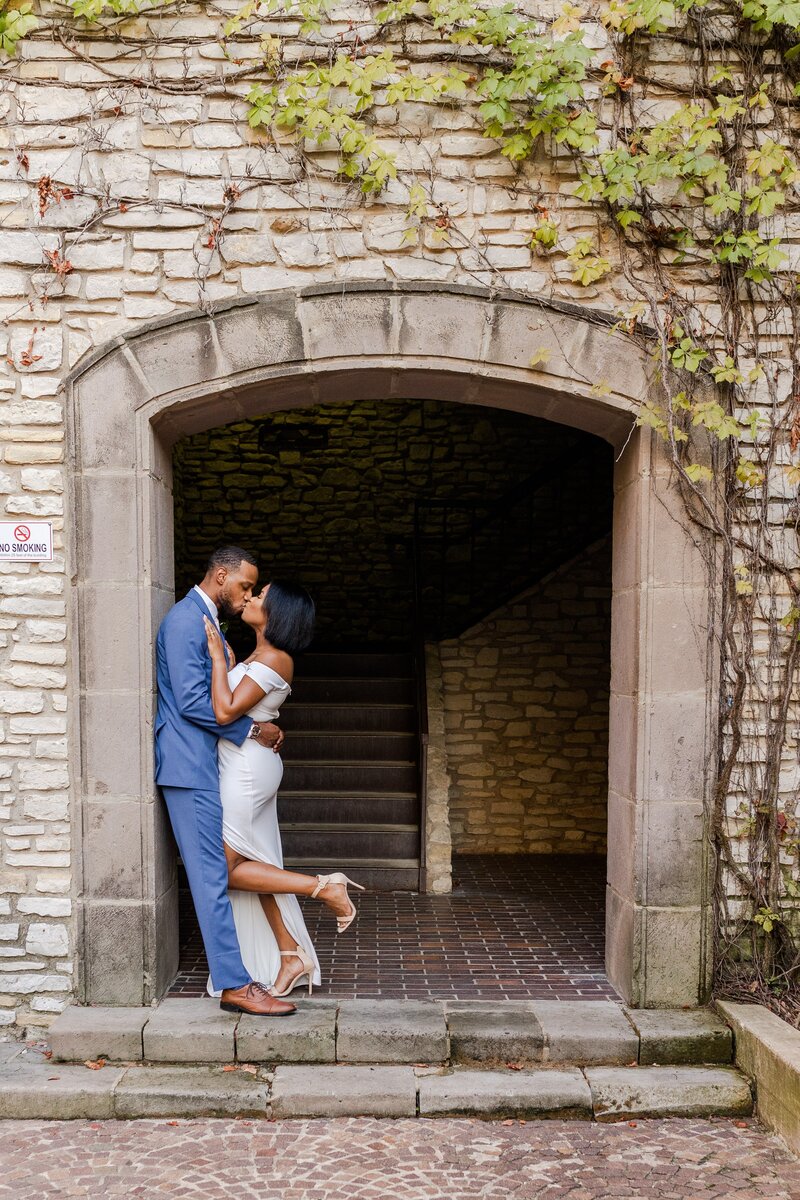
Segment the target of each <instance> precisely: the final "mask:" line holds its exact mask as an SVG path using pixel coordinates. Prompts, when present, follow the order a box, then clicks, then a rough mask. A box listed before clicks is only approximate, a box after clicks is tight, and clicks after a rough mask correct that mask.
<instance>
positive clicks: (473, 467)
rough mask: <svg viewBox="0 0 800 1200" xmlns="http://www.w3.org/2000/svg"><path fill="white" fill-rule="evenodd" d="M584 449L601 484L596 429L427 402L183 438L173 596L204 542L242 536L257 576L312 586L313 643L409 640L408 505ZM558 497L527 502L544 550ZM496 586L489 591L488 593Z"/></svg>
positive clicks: (498, 484) (469, 489)
mask: <svg viewBox="0 0 800 1200" xmlns="http://www.w3.org/2000/svg"><path fill="white" fill-rule="evenodd" d="M586 453H588V454H589V456H590V457H593V458H596V462H597V476H598V477H602V478H603V479H604V480H607V481H608V483H607V486H608V489H609V490H610V466H609V465H608V464H609V462H610V459H609V455H610V450H609V447H608V446H606V445H605V443H603V442H601V441H600V440H599V439H597V438H594V437H592V436H590V435H588V434H583V433H580V432H578V431H576V430H574V429H570V428H568V427H566V426H562V425H557V424H553V423H552V422H548V421H541V420H538V419H536V418H533V417H528V416H525V415H522V414H518V413H513V412H507V411H503V410H495V409H492V410H489V409H485V408H480V407H469V406H466V405H460V404H457V403H455V404H454V403H443V402H440V401H428V400H426V401H419V400H393V401H355V402H351V403H337V404H329V405H318V406H316V407H314V408H309V409H303V410H295V411H292V412H279V413H275V414H273V415H272V416H270V417H265V418H263V419H259V420H255V421H246V422H239V423H237V424H235V425H229V426H223V427H219V428H216V429H212V430H210V431H208V432H206V433H201V434H195V435H192V436H191V437H187V438H184V439H183V440H182V441H180V442H178V444H177V445H176V447H175V452H174V481H175V516H176V520H175V553H176V584H177V590H178V594H179V595H181V594H183V593H184V592H185V591H186V590H188V588H189V587H190V586H191V585H192V584H193V583H194V582H195V581H196V579H197V578H198V576H199V575H200V574H202V570H203V567H204V562H205V559H206V557H207V555H208V553H209V552H210V550H212V549H213V548H214V546H216V545H218V544H219V543H221V542H225V541H232V542H240V543H242V544H243V545H245V546H246V547H247V548H248V549H251V550H252V551H253V552H254V553H255V554H256V555H257V556H258V560H259V563H260V565H261V568H262V571H263V573H264V575H265V577H267V578H269V577H270V576H278V575H281V574H284V575H287V574H288V575H291V576H296V577H300V578H302V581H303V582H304V583H305V584H306V585H307V586H308V587H309V588H310V589H311V591H312V592H313V594H314V597H315V599H316V601H317V608H318V613H319V622H318V641H317V644H318V645H326V644H328V645H339V646H343V645H350V646H354V645H355V646H357V645H361V644H363V643H365V642H372V643H380V644H383V645H391V644H407V643H408V642H409V640H410V638H411V636H412V618H413V607H412V603H413V587H412V569H413V567H412V558H411V554H410V542H411V538H412V535H413V528H414V509H415V504H416V503H417V502H418V501H419V500H424V499H432V498H433V499H437V498H438V499H450V498H453V497H457V498H458V499H459V500H475V501H476V502H477V503H478V505H479V511H480V505H482V504H486V505H487V508H488V507H490V506H491V504H492V501H494V500H496V499H497V498H498V497H500V496H502V495H503V494H504V493H505V492H506V491H507V490H508V489H509V487H513V486H514V485H517V484H520V483H524V481H525V480H527V479H531V478H533V479H538V478H540V477H541V476H542V474H543V473H544V472H546V471H547V470H549V469H551V468H552V464H553V463H554V462H557V461H559V459H561V460H562V461H569V460H570V459H571V458H574V457H575V456H576V455H577V454H586ZM573 490H574V491H575V494H574V495H573V496H568V497H567V498H566V503H567V504H568V505H569V506H570V509H571V511H574V512H576V513H579V512H580V509H581V506H585V502H586V492H587V490H590V489H588V488H587V487H586V486H582V487H577V486H576V487H575V488H574V489H573ZM563 503H565V501H564V497H563V495H561V494H560V493H559V492H558V491H557V490H556V489H555V488H554V489H552V490H551V491H549V492H548V491H547V489H545V490H544V492H543V493H542V495H541V496H540V497H539V498H538V500H537V504H538V505H539V509H538V510H537V537H539V538H540V539H541V541H542V552H543V553H545V552H546V551H547V545H546V543H547V539H548V538H550V539H551V540H553V541H554V540H555V539H556V536H557V535H556V530H557V528H558V521H557V519H556V518H557V516H558V506H559V505H561V504H563ZM491 569H492V570H496V571H498V572H502V570H503V569H504V564H503V563H502V562H498V563H497V564H496V565H495V566H493V567H492V568H491ZM434 586H435V584H434ZM506 595H508V588H506V589H505V590H504V591H503V590H502V589H500V588H499V589H498V592H497V599H496V600H495V603H497V602H498V601H499V599H500V598H501V597H502V598H504V597H505V596H506ZM482 611H483V612H486V607H484V608H483V610H482ZM479 615H482V613H481V612H479V611H478V610H477V609H476V610H475V612H474V614H473V616H472V620H475V619H477V617H478V616H479ZM469 623H470V621H464V622H463V624H462V626H461V627H462V628H464V627H466V625H467V624H469Z"/></svg>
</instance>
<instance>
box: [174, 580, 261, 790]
mask: <svg viewBox="0 0 800 1200" xmlns="http://www.w3.org/2000/svg"><path fill="white" fill-rule="evenodd" d="M207 614H208V609H207V608H206V606H205V605H204V604H203V601H202V600H201V599H200V597H199V596H198V594H197V592H195V591H194V590H192V591H191V592H189V594H188V596H185V597H184V598H183V600H181V601H179V602H178V603H177V604H176V605H175V606H174V608H172V609H170V611H169V612H168V613H167V615H166V617H165V618H164V620H163V621H162V622H161V628H160V629H159V631H158V637H157V638H156V678H157V681H158V710H157V713H156V728H155V735H156V783H161V784H164V785H165V786H166V787H184V788H194V789H196V790H198V791H201V790H202V791H218V790H219V773H218V769H217V739H218V738H221V737H225V738H228V739H229V740H230V741H232V742H235V743H236V745H237V746H239V745H241V743H242V742H243V741H244V739H245V738H246V737H247V734H248V733H249V731H250V727H251V725H252V724H253V722H252V721H251V719H250V717H239V718H238V720H236V721H232V722H231V724H230V725H218V724H217V720H216V717H215V716H214V709H213V708H212V706H211V659H210V657H209V654H208V640H207V638H206V630H205V625H204V624H203V617H204V616H206V615H207Z"/></svg>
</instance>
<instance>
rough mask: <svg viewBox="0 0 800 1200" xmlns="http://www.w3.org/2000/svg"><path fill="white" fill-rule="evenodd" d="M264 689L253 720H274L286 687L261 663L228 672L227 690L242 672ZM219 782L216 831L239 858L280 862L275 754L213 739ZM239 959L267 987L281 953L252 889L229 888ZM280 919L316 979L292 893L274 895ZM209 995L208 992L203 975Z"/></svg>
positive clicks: (280, 769) (278, 764)
mask: <svg viewBox="0 0 800 1200" xmlns="http://www.w3.org/2000/svg"><path fill="white" fill-rule="evenodd" d="M246 674H247V675H249V676H250V678H251V679H252V680H253V681H254V682H255V683H257V684H258V686H259V687H261V688H263V689H264V693H265V694H264V696H263V697H262V698H261V699H260V700H259V701H258V703H257V704H255V705H254V706H253V707H252V708H251V709H250V711H249V713H248V716H251V717H252V718H253V720H254V721H274V720H275V718H276V717H277V716H278V713H279V711H280V707H281V704H283V702H284V700H285V699H286V697H287V696H288V695H290V693H291V690H292V689H291V688H290V687H289V684H288V683H287V682H286V680H285V679H282V678H281V676H280V675H278V673H277V672H276V671H273V670H272V668H271V667H267V666H264V664H263V663H258V662H251V663H238V664H237V666H235V667H234V668H233V670H232V671H230V672H229V673H228V683H229V684H230V688H231V691H234V690H235V689H236V685H237V684H238V683H240V682H241V680H242V679H243V678H244V676H245V675H246ZM218 757H219V787H220V796H221V799H222V833H223V837H224V839H225V841H226V843H227V844H228V845H229V846H230V847H231V848H232V849H233V850H236V851H237V852H238V853H239V854H243V855H244V856H245V858H248V859H253V860H254V861H256V862H263V863H271V864H272V865H273V866H276V867H282V866H283V849H282V847H281V833H280V828H279V827H278V811H277V799H278V788H279V786H280V782H281V779H282V778H283V763H282V761H281V757H280V755H279V754H275V753H274V752H273V751H272V750H266V749H265V748H264V747H263V746H259V745H258V743H257V742H255V741H253V740H252V739H251V738H247V739H246V740H245V741H244V742H243V743H242V745H241V746H235V745H234V744H233V742H229V741H228V740H227V739H226V738H221V739H220V741H219V743H218ZM229 895H230V898H231V907H232V908H233V919H234V921H235V923H236V933H237V935H238V938H239V947H240V949H241V952H242V961H243V962H244V965H245V968H246V969H247V970H248V971H249V973H250V975H251V976H252V978H253V979H257V980H258V981H259V982H260V983H264V984H266V985H267V986H270V985H271V984H273V983H274V982H275V979H276V978H277V975H278V971H279V970H280V965H281V957H280V953H279V949H278V943H277V942H276V940H275V935H274V934H273V932H272V930H271V929H270V927H269V923H268V921H267V918H266V917H265V915H264V910H263V908H262V907H261V902H260V900H259V898H258V895H257V894H256V893H255V892H239V891H234V890H233V889H231V891H230V892H229ZM275 899H276V901H277V902H278V907H279V908H280V912H281V917H282V918H283V923H284V925H285V926H286V928H287V930H288V931H289V934H290V935H291V937H292V939H293V941H294V942H296V943H297V944H298V945H300V946H302V947H303V948H304V950H305V951H306V953H307V954H309V955H310V956H311V958H312V960H313V962H314V975H313V982H314V984H315V985H318V984H319V983H320V981H321V980H320V971H319V960H318V958H317V955H316V953H315V951H314V946H313V944H312V942H311V939H310V937H309V936H308V930H307V929H306V924H305V921H304V920H303V914H302V912H301V911H300V905H299V903H298V901H297V897H296V896H288V895H276V896H275ZM207 988H208V992H209V995H211V996H219V995H220V994H221V993H220V992H218V991H214V989H213V987H212V986H211V978H210V977H209V980H208V984H207Z"/></svg>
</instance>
